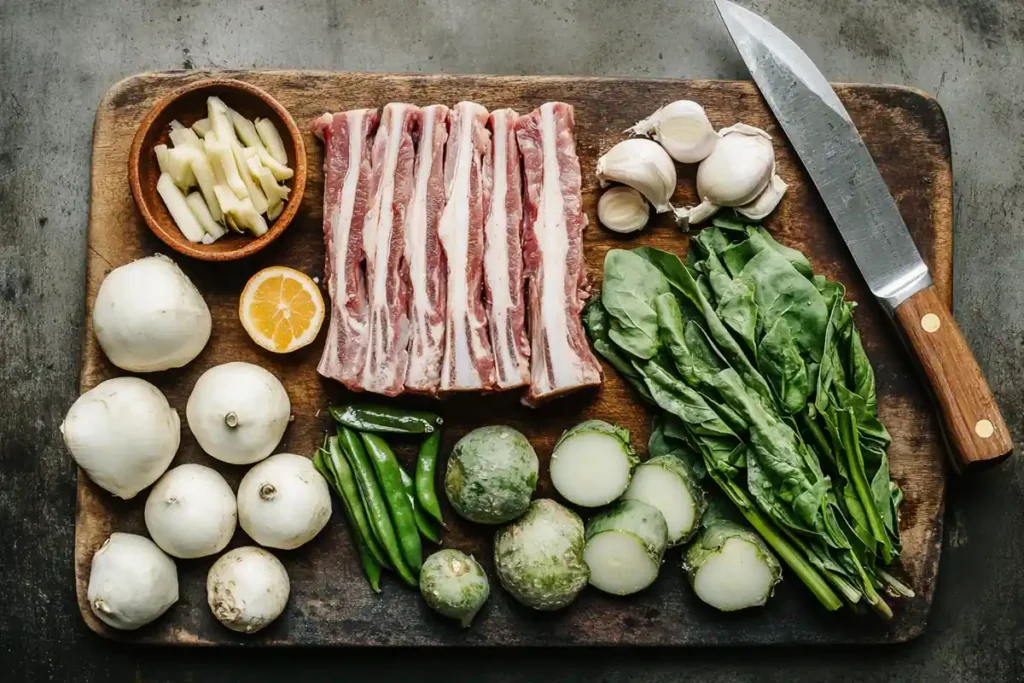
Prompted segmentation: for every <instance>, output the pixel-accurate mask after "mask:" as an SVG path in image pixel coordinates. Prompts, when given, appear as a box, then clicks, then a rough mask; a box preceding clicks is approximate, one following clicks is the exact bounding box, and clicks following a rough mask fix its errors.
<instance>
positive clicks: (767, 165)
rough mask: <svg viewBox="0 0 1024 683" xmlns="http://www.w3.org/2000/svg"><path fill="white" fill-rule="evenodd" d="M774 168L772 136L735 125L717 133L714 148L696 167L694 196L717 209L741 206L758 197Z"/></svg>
mask: <svg viewBox="0 0 1024 683" xmlns="http://www.w3.org/2000/svg"><path fill="white" fill-rule="evenodd" d="M774 169H775V150H774V148H773V147H772V141H771V136H770V135H768V134H767V133H765V132H764V131H763V130H760V129H759V128H754V127H753V126H748V125H746V124H736V125H734V126H730V127H729V128H726V129H723V130H722V131H721V132H720V133H719V140H718V143H717V144H716V145H715V148H714V149H713V150H712V151H711V154H710V155H708V157H707V158H706V159H705V160H704V161H702V162H701V164H700V166H699V167H698V168H697V194H698V195H699V196H700V198H701V201H705V202H711V203H713V204H718V205H719V206H743V205H744V204H748V203H749V202H751V201H753V200H754V199H755V198H756V197H757V196H758V195H759V194H761V192H762V191H763V190H764V188H765V187H766V186H767V185H768V182H769V181H770V180H771V177H772V172H773V171H774Z"/></svg>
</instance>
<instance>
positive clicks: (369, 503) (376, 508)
mask: <svg viewBox="0 0 1024 683" xmlns="http://www.w3.org/2000/svg"><path fill="white" fill-rule="evenodd" d="M338 440H339V441H340V442H341V448H342V451H343V452H344V453H345V457H346V458H348V463H349V465H350V466H351V467H352V473H353V475H354V476H355V480H356V484H358V486H359V492H360V493H361V494H362V498H363V504H364V505H366V513H367V517H368V518H369V520H370V525H371V528H372V529H373V530H374V533H376V534H377V540H378V541H379V542H380V544H381V546H382V547H383V548H384V551H385V553H386V554H387V557H388V559H389V560H391V564H392V566H394V568H395V571H396V572H398V575H399V576H400V577H401V578H402V580H403V581H405V582H406V583H407V584H409V585H410V586H418V585H419V582H418V581H417V580H416V576H415V575H414V574H413V572H411V571H410V570H409V567H408V565H406V563H405V560H404V559H403V557H402V548H401V547H400V546H399V543H398V538H399V537H398V536H397V535H396V532H395V526H394V524H392V522H391V515H390V514H389V513H388V503H387V502H386V500H385V498H384V495H383V493H382V492H381V487H380V486H378V484H377V479H376V478H375V477H374V466H373V465H371V464H370V459H369V458H368V457H367V453H366V451H365V450H364V449H363V444H362V443H360V441H359V437H358V436H357V435H356V433H355V432H353V431H352V430H351V429H347V428H345V427H341V428H340V429H339V430H338ZM400 485H401V481H399V486H400ZM399 492H402V491H401V489H399ZM409 516H410V519H411V517H412V513H411V512H410V513H409ZM413 527H414V528H415V523H414V522H413ZM416 540H417V541H419V535H418V534H417V535H416Z"/></svg>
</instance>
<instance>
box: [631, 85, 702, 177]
mask: <svg viewBox="0 0 1024 683" xmlns="http://www.w3.org/2000/svg"><path fill="white" fill-rule="evenodd" d="M628 132H631V133H633V134H634V135H649V136H650V137H652V138H654V139H655V140H657V141H658V142H660V143H661V146H662V147H664V148H665V151H666V152H668V153H669V156H671V157H672V158H673V159H675V160H676V161H678V162H680V163H684V164H695V163H697V162H698V161H701V160H703V159H704V158H706V157H707V156H708V155H709V154H711V150H713V149H714V148H715V143H717V142H718V136H717V135H716V134H715V129H714V128H713V127H712V126H711V122H710V121H708V116H707V114H705V113H704V107H702V106H700V105H699V104H697V103H696V102H693V101H692V100H677V101H675V102H672V103H671V104H666V105H665V106H664V107H662V108H661V109H659V110H658V111H656V112H654V113H653V114H651V115H650V116H648V117H647V118H646V119H644V120H643V121H640V122H639V123H637V124H636V125H635V126H633V127H632V128H630V129H629V131H628Z"/></svg>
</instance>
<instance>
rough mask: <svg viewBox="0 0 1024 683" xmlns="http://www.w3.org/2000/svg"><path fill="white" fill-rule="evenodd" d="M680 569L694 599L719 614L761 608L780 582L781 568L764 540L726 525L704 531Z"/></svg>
mask: <svg viewBox="0 0 1024 683" xmlns="http://www.w3.org/2000/svg"><path fill="white" fill-rule="evenodd" d="M683 567H684V569H685V570H686V573H687V575H688V576H689V579H690V583H691V584H692V585H693V590H694V592H696V593H697V597H698V598H700V599H701V600H703V601H704V602H706V603H707V604H709V605H711V606H712V607H714V608H715V609H718V610H721V611H723V612H735V611H736V610H741V609H746V608H748V607H760V606H762V605H764V604H765V603H766V602H768V598H770V597H771V595H772V591H773V590H774V589H775V584H777V583H778V582H779V581H780V580H782V567H781V565H779V561H778V560H777V559H776V558H775V555H773V554H772V552H771V550H769V549H768V546H767V545H765V543H764V541H762V540H761V539H760V537H758V536H757V535H755V534H754V533H753V532H751V531H749V530H747V529H744V528H743V527H740V526H738V525H736V524H732V523H730V522H715V523H714V524H712V525H711V526H710V527H708V528H706V529H704V530H703V531H702V532H701V534H700V535H699V536H698V537H697V539H696V540H695V541H694V542H693V545H692V546H690V549H689V551H687V553H686V560H685V562H684V563H683Z"/></svg>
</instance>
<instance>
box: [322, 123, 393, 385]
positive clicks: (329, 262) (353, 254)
mask: <svg viewBox="0 0 1024 683" xmlns="http://www.w3.org/2000/svg"><path fill="white" fill-rule="evenodd" d="M376 127H377V110H376V109H356V110H354V111H349V112H345V113H343V114H324V115H323V116H320V117H319V118H317V119H316V120H315V121H313V132H314V133H315V134H316V136H317V137H319V138H320V139H321V140H323V141H324V148H325V149H324V244H325V246H326V252H327V256H326V263H325V264H324V271H325V273H326V276H327V291H328V293H329V294H330V295H331V321H330V326H329V327H328V330H327V343H326V344H325V345H324V353H323V356H322V357H321V358H320V364H319V365H318V366H317V371H318V372H319V373H320V374H321V375H323V376H324V377H330V378H332V379H335V380H337V381H339V382H341V383H342V384H344V385H345V386H347V387H349V388H350V389H358V388H359V387H360V375H361V374H362V370H363V359H364V350H365V348H366V318H367V302H366V284H365V281H364V272H363V265H364V264H363V220H364V218H365V217H366V209H367V204H368V199H369V196H368V195H369V192H368V190H369V180H370V146H371V143H372V140H373V132H374V130H375V129H376Z"/></svg>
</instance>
